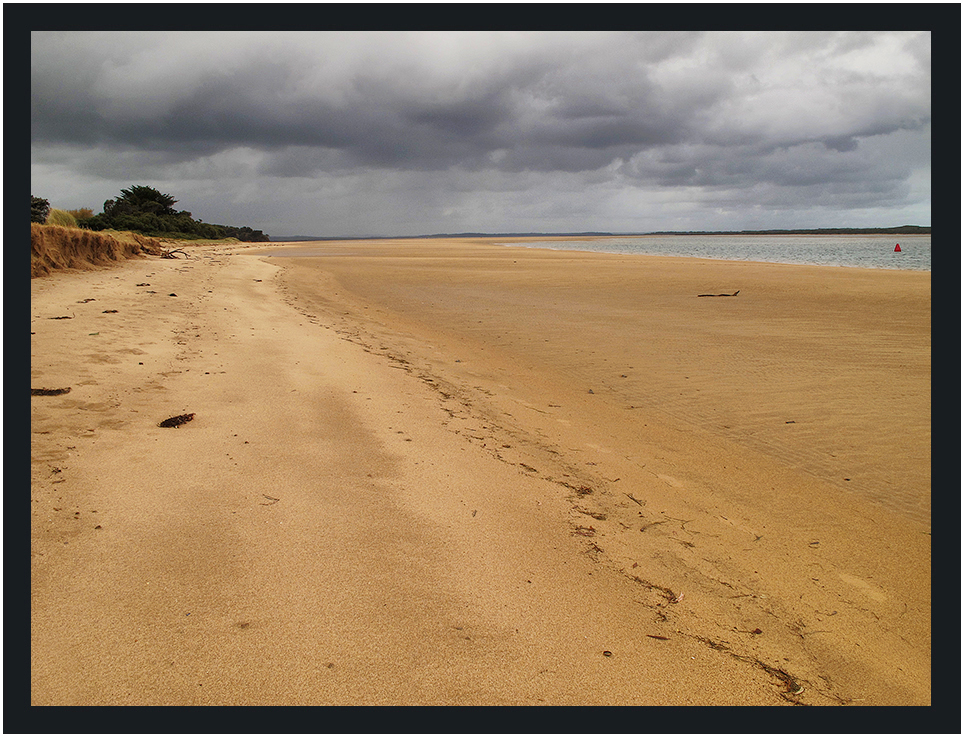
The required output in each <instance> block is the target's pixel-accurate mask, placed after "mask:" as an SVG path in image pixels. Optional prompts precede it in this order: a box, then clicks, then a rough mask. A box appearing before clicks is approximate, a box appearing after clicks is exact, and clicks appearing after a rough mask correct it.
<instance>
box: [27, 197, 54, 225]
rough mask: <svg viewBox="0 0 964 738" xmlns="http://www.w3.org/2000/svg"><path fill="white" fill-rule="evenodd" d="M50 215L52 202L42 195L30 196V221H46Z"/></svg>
mask: <svg viewBox="0 0 964 738" xmlns="http://www.w3.org/2000/svg"><path fill="white" fill-rule="evenodd" d="M48 215H50V203H49V202H48V201H47V200H44V199H43V198H40V197H34V196H33V195H31V196H30V222H31V223H46V222H47V216H48Z"/></svg>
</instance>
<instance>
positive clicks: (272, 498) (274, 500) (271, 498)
mask: <svg viewBox="0 0 964 738" xmlns="http://www.w3.org/2000/svg"><path fill="white" fill-rule="evenodd" d="M261 496H262V497H264V498H267V499H269V500H271V502H262V503H260V504H262V505H273V504H275V503H276V502H281V498H280V497H272V496H271V495H266V494H262V495H261Z"/></svg>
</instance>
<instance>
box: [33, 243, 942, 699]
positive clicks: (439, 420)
mask: <svg viewBox="0 0 964 738" xmlns="http://www.w3.org/2000/svg"><path fill="white" fill-rule="evenodd" d="M275 248H277V247H275ZM299 248H302V249H306V248H307V249H311V252H312V253H314V254H318V255H317V256H313V257H311V258H292V257H279V256H273V257H267V256H264V255H261V254H259V253H258V252H257V250H256V249H252V248H237V247H235V248H231V247H211V246H206V247H188V248H187V249H186V250H187V251H188V252H189V253H190V254H191V258H190V259H182V260H160V259H151V260H146V259H145V260H133V261H131V262H128V263H125V264H122V265H120V266H118V267H116V268H113V269H109V270H99V271H94V272H82V273H80V272H75V273H59V274H54V275H52V276H50V277H47V278H43V279H37V280H33V283H32V305H31V318H32V322H31V330H32V331H33V332H34V333H35V335H33V336H32V362H31V371H32V387H47V388H52V387H67V386H70V387H71V391H70V393H68V394H65V395H60V396H50V397H34V398H32V401H31V402H32V428H31V430H32V475H33V478H32V488H31V491H32V494H31V497H32V503H31V508H32V575H33V581H32V624H33V640H32V665H33V669H32V701H33V703H34V704H84V705H93V704H103V705H122V704H178V705H195V704H238V705H248V704H251V705H263V704H281V705H296V704H306V705H307V704H354V705H385V704H399V705H420V704H421V705H438V704H459V705H463V704H464V705H484V704H494V705H500V704H502V705H694V704H701V705H724V704H736V705H785V704H790V703H792V702H800V703H804V704H812V705H837V704H855V705H871V704H875V705H876V704H880V705H905V704H928V703H929V702H930V699H931V684H930V665H931V634H930V599H931V598H930V524H929V521H930V385H929V379H930V302H929V301H930V275H929V274H928V273H918V272H891V271H878V270H860V269H841V268H832V267H804V266H789V265H776V264H747V263H740V262H720V261H713V262H711V261H703V260H694V259H670V258H662V257H640V256H637V257H631V256H622V255H606V254H589V253H579V252H559V251H544V250H534V249H522V248H517V247H516V248H509V247H505V246H499V245H496V244H494V243H486V242H482V241H471V240H451V241H417V240H401V241H397V242H389V241H372V242H327V243H323V244H312V245H310V246H300V247H299ZM145 283H147V284H146V285H145ZM138 285H142V286H138ZM736 290H739V294H738V295H737V296H735V297H697V295H699V294H721V293H732V292H735V291H736ZM171 293H174V294H175V295H176V297H174V296H172V295H171ZM90 298H93V300H90ZM83 300H90V301H88V302H82V301H83ZM105 310H117V312H116V313H105V312H104V311H105ZM65 315H70V316H72V317H71V318H70V319H66V320H51V319H50V318H53V317H58V316H65ZM182 413H195V416H194V419H193V420H191V421H190V422H189V423H186V424H184V425H182V426H181V427H179V428H176V429H175V428H159V427H157V424H158V423H159V422H160V421H162V420H164V419H165V418H167V417H170V416H174V415H178V414H182Z"/></svg>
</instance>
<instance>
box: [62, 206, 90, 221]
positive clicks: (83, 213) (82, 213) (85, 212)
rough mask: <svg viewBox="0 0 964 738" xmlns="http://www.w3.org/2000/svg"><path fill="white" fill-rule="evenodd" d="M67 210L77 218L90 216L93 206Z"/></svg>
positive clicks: (81, 218)
mask: <svg viewBox="0 0 964 738" xmlns="http://www.w3.org/2000/svg"><path fill="white" fill-rule="evenodd" d="M67 212H68V213H70V214H71V215H73V216H74V217H75V218H76V219H77V220H83V219H84V218H91V217H93V215H94V210H93V208H77V209H76V210H68V211H67Z"/></svg>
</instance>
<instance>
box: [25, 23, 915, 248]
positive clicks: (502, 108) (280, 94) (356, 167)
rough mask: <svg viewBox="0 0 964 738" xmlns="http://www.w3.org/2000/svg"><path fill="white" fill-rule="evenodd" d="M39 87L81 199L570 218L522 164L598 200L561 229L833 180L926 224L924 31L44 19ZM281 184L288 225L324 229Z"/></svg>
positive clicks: (386, 220) (332, 218)
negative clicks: (189, 198) (356, 27)
mask: <svg viewBox="0 0 964 738" xmlns="http://www.w3.org/2000/svg"><path fill="white" fill-rule="evenodd" d="M31 92H32V95H31V97H32V104H31V130H32V151H33V163H34V166H33V179H34V185H33V187H34V190H37V191H41V190H43V191H45V192H48V193H50V194H53V195H55V196H56V197H61V198H67V197H71V198H79V197H87V198H88V200H87V201H85V202H83V203H80V202H69V203H63V204H64V206H65V207H78V206H89V205H90V201H91V200H93V199H94V198H95V197H96V198H101V196H103V197H104V198H106V197H109V196H112V194H116V190H115V191H113V192H111V190H110V188H112V187H117V186H118V184H119V186H121V187H124V186H128V185H130V184H132V183H133V182H134V181H135V180H136V181H137V182H143V183H155V182H165V183H168V182H169V183H170V184H168V185H167V187H168V191H172V192H173V191H175V190H177V191H178V192H187V193H190V194H192V195H193V194H194V193H197V194H196V196H197V197H198V201H199V202H200V203H201V206H200V207H198V206H197V205H195V206H194V207H192V208H190V209H192V210H193V211H194V212H195V213H198V214H199V213H200V212H201V211H202V210H203V209H204V208H213V209H214V210H215V211H216V212H219V213H224V216H225V219H227V220H232V221H240V220H244V217H243V214H241V215H238V214H237V211H238V210H241V209H243V208H248V207H249V205H250V202H253V201H255V200H257V196H256V195H251V193H259V192H260V193H261V196H260V197H261V200H260V201H262V202H263V201H270V200H272V199H274V197H273V196H274V193H279V192H282V191H287V190H289V189H291V188H294V187H298V188H301V191H305V189H306V185H307V183H308V182H309V181H311V182H313V183H315V184H317V185H318V188H319V190H320V191H322V192H325V193H326V194H327V196H328V197H331V196H332V193H339V194H338V197H336V198H335V199H336V200H337V201H338V202H341V203H343V204H345V207H346V208H348V205H347V203H349V202H350V194H351V193H354V194H357V195H359V196H366V197H367V198H368V199H369V201H372V202H376V203H378V205H377V207H378V208H380V210H377V211H373V210H372V209H371V208H369V209H367V211H366V209H364V208H363V209H358V208H351V212H348V211H347V210H346V211H345V212H341V211H335V210H331V209H330V207H329V206H326V207H325V209H326V211H328V212H327V221H325V222H326V223H328V224H331V223H333V222H336V223H338V226H337V227H338V228H341V229H343V232H349V231H357V232H374V231H379V230H384V229H386V228H387V229H388V230H389V231H391V224H392V223H393V222H397V221H393V220H392V218H395V217H397V214H398V213H399V212H400V211H402V210H404V212H405V213H406V216H407V219H408V220H409V221H413V219H414V220H417V222H418V223H424V224H426V225H425V230H444V228H442V227H441V225H440V227H438V228H433V227H432V225H431V224H433V223H439V224H442V223H449V222H450V221H451V219H452V218H455V219H456V220H457V218H458V217H462V216H464V217H467V216H466V215H465V214H466V213H472V217H473V218H480V219H481V218H483V217H484V216H485V215H486V214H488V215H491V216H492V217H493V218H496V219H497V220H498V222H494V221H493V222H491V223H484V222H483V223H478V222H473V223H472V224H471V225H470V224H468V223H466V224H465V227H464V228H456V230H473V229H482V230H528V229H530V228H532V229H535V226H534V225H532V224H534V223H535V222H536V220H539V219H541V218H543V217H549V216H548V215H546V216H543V215H538V216H537V215H536V214H535V212H536V210H538V208H533V207H530V206H529V205H528V204H527V203H523V202H520V201H519V200H520V198H518V197H517V196H515V197H502V195H501V193H518V192H519V191H520V188H521V187H522V183H524V186H525V187H526V188H528V189H527V190H526V191H527V192H529V193H530V195H531V196H532V197H534V198H540V199H541V200H544V201H545V200H551V201H552V202H553V203H556V202H558V203H561V205H560V207H559V212H562V213H569V214H573V213H577V212H580V213H582V216H581V217H584V218H586V219H587V220H586V222H585V223H583V224H582V226H579V225H577V224H575V223H573V222H566V223H560V224H559V226H558V227H557V228H550V229H551V230H568V229H594V228H604V229H606V230H634V229H637V228H640V229H642V228H659V227H660V226H659V223H658V219H659V214H660V213H661V212H665V206H664V202H665V201H666V198H668V197H669V198H672V196H674V195H675V196H676V198H677V199H678V201H679V202H681V203H693V207H694V208H697V210H694V211H693V217H694V218H698V217H699V213H698V208H703V210H704V212H705V213H707V214H709V215H707V216H706V217H710V216H711V215H712V212H713V210H714V204H713V203H714V202H719V203H720V204H719V208H723V207H726V208H733V207H736V205H734V204H733V203H735V202H738V201H739V200H740V198H741V197H742V198H743V201H744V204H745V207H746V208H748V209H752V210H753V212H754V213H758V211H759V208H760V207H761V206H763V207H771V206H772V207H774V208H775V207H776V205H777V204H779V205H780V207H781V208H782V207H783V206H784V204H786V203H791V202H793V201H794V198H797V200H796V207H795V208H794V212H799V213H806V212H807V210H808V208H811V207H812V208H823V207H824V203H825V201H826V200H827V199H828V198H830V199H833V198H836V200H835V201H836V202H837V203H839V204H840V209H839V211H838V212H837V214H836V215H835V216H834V217H835V218H836V220H837V222H839V223H841V224H845V225H861V224H859V223H850V222H849V221H848V213H847V209H848V208H849V207H851V206H850V205H847V203H859V207H860V208H861V209H862V210H867V209H870V210H873V209H874V207H875V205H874V203H875V202H877V203H878V206H877V210H878V211H879V213H880V217H881V218H883V219H884V222H885V223H890V222H891V220H893V219H894V218H896V219H897V220H901V222H903V220H906V217H909V216H910V215H911V214H913V215H917V216H919V217H917V218H916V220H918V221H920V220H926V221H928V222H929V191H926V188H925V185H924V184H923V183H925V182H926V181H927V179H928V176H927V174H928V173H929V166H930V164H929V160H930V146H929V143H930V35H929V34H928V33H923V32H922V33H916V32H893V33H877V32H866V33H851V32H846V33H844V32H840V33H836V32H826V33H825V32H808V33H784V34H778V33H728V32H717V33H712V32H708V33H697V32H680V33H664V32H628V33H596V32H585V33H536V32H531V33H394V32H382V33H338V34H335V33H315V32H303V33H247V32H246V33H240V34H239V33H201V32H181V33H175V32H168V33H142V32H137V33H133V32H131V33H124V32H97V33H88V32H56V33H54V32H35V33H34V34H32V49H31ZM895 141H900V142H902V143H901V146H900V147H898V146H896V145H894V143H893V142H895ZM888 156H889V157H890V158H889V159H888V158H887V157H888ZM456 174H457V175H458V176H455V175H456ZM458 181H461V182H463V183H466V182H468V183H472V187H473V189H471V190H465V189H464V188H459V187H455V183H456V182H458ZM911 182H912V183H913V184H910V183H911ZM285 183H287V184H285ZM289 185H290V187H289ZM580 185H581V189H582V194H581V197H582V200H579V198H580ZM362 187H367V188H369V189H368V190H367V191H363V190H358V189H357V188H362ZM453 187H455V189H452V188H453ZM393 188H394V189H393ZM441 188H448V189H441ZM476 188H477V189H476ZM763 188H766V193H767V194H761V193H762V192H763ZM590 190H591V192H590ZM603 190H605V194H601V193H602V192H603ZM219 192H220V195H218V194H217V193H219ZM724 192H725V196H724V194H723V193H724ZM84 193H90V194H89V195H85V194H84ZM587 193H588V194H587ZM741 193H742V195H741ZM828 193H829V194H828ZM901 197H903V198H904V199H903V200H901ZM473 198H474V199H473ZM597 198H598V199H597ZM607 198H608V199H607ZM714 198H715V199H714ZM181 199H182V201H183V200H184V197H183V196H182V198H181ZM277 200H278V202H277V205H276V206H275V208H274V210H272V209H270V208H269V209H268V210H267V211H265V217H267V218H269V219H270V220H271V221H272V225H271V226H270V227H269V226H268V225H265V229H266V230H269V232H270V228H274V229H275V230H278V227H280V228H281V229H282V230H284V231H288V232H291V231H292V230H301V231H304V230H311V231H312V232H315V231H317V230H318V229H321V228H323V226H324V223H323V222H321V221H319V222H318V223H317V225H314V224H313V223H312V218H313V217H314V214H313V213H317V212H318V208H317V207H315V208H314V210H312V207H311V205H310V204H309V203H307V202H305V203H302V204H300V205H295V204H293V203H294V202H295V201H293V200H292V198H291V197H283V198H282V197H279V198H277ZM296 200H298V202H300V199H297V198H296ZM577 201H579V206H578V207H576V202H577ZM587 202H593V203H595V205H594V206H593V207H595V208H596V209H595V210H593V209H592V208H591V207H590V209H589V210H586V203H587ZM473 203H475V204H477V206H475V205H474V204H473ZM617 203H618V204H620V207H621V208H622V209H621V210H619V209H617V210H614V207H615V204H617ZM403 204H404V208H403V207H402V205H403ZM299 208H300V209H299ZM413 209H414V213H419V212H421V215H419V216H417V217H415V216H413ZM359 212H361V213H365V212H368V214H369V215H368V217H369V219H370V220H369V222H370V223H373V222H376V221H377V222H378V226H377V227H375V226H372V227H368V226H366V223H365V220H364V219H363V217H362V216H361V215H359V214H358V213H359ZM544 212H545V213H551V212H553V209H552V207H551V206H548V205H547V206H546V207H545V208H544ZM774 212H776V211H774ZM780 212H781V213H783V212H784V211H783V210H781V211H780ZM272 213H274V214H272ZM379 213H380V214H381V215H379ZM446 213H448V215H446ZM459 213H461V214H462V216H459ZM889 213H893V217H891V216H890V215H889ZM905 214H906V216H905ZM825 216H827V213H824V212H822V211H821V214H820V217H825ZM202 217H203V216H202ZM572 217H575V216H572ZM572 217H570V218H569V220H572ZM754 217H758V215H754ZM774 217H776V216H774ZM780 217H783V215H781V216H780ZM828 217H829V216H828ZM861 217H865V216H863V215H862V216H861ZM902 217H903V220H902ZM205 219H206V220H212V221H216V220H217V217H211V216H209V217H208V218H205ZM225 219H222V222H226V220H225ZM590 221H591V222H590ZM604 221H608V222H604ZM539 222H540V223H541V220H539ZM288 223H290V224H292V225H291V226H290V227H288V226H287V225H286V224H288ZM296 223H297V224H298V225H296ZM274 224H277V225H274ZM527 224H530V225H527ZM644 224H647V225H644ZM831 224H836V223H831ZM786 225H788V226H791V225H808V223H787V224H786ZM813 225H824V223H813ZM711 226H712V223H703V224H701V223H698V222H694V223H693V227H711ZM412 227H413V228H415V227H418V226H416V225H414V224H413V225H412ZM344 229H347V230H344Z"/></svg>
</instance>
